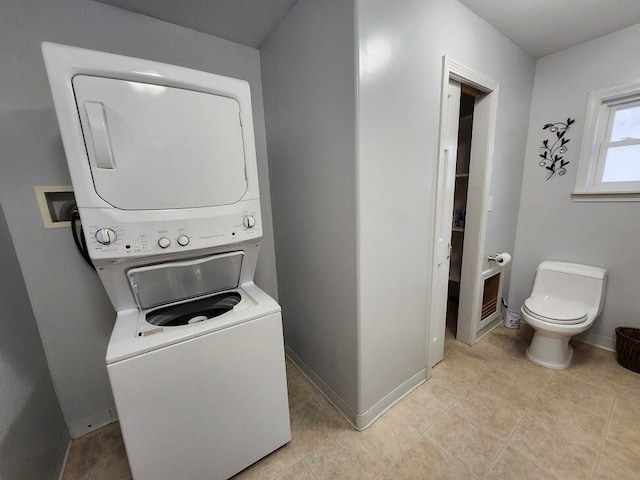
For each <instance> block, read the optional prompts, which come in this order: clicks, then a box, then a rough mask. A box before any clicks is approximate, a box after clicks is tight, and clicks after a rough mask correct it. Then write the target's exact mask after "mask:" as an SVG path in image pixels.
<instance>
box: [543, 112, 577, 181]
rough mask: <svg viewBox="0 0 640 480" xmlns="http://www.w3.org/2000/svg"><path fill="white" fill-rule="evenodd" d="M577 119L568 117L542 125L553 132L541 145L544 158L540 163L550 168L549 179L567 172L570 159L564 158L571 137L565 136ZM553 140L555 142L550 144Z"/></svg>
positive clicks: (544, 128)
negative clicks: (564, 119) (564, 120)
mask: <svg viewBox="0 0 640 480" xmlns="http://www.w3.org/2000/svg"><path fill="white" fill-rule="evenodd" d="M575 121H576V119H575V118H574V119H571V118H567V121H566V122H556V123H547V124H546V125H545V126H544V127H542V130H549V132H550V133H552V134H553V136H552V137H551V138H550V139H546V140H544V141H543V142H542V147H540V150H541V152H542V153H540V157H541V158H542V160H540V163H539V165H540V166H541V167H543V168H545V169H546V170H548V175H547V180H549V179H551V178H552V177H553V176H554V175H556V174H558V175H559V176H563V175H564V174H565V173H567V169H566V168H565V167H566V166H567V165H569V161H568V160H565V159H564V154H565V153H567V150H568V148H567V143H569V139H568V138H566V137H565V133H567V130H569V127H570V126H571V125H572V124H573V123H574V122H575ZM551 141H553V143H551V144H550V142H551Z"/></svg>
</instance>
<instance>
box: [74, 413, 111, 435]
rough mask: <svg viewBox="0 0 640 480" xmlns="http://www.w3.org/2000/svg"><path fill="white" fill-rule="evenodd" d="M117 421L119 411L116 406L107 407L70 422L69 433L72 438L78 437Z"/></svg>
mask: <svg viewBox="0 0 640 480" xmlns="http://www.w3.org/2000/svg"><path fill="white" fill-rule="evenodd" d="M116 421H118V413H117V412H116V409H115V407H112V408H107V409H105V410H101V411H99V412H95V413H92V414H91V415H87V416H86V417H83V418H80V419H78V420H75V421H74V422H70V423H69V424H68V427H69V434H70V435H71V438H78V437H81V436H82V435H86V434H87V433H90V432H93V431H94V430H97V429H99V428H100V427H104V426H105V425H108V424H110V423H113V422H116Z"/></svg>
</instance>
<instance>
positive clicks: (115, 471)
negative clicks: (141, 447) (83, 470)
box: [90, 423, 132, 480]
mask: <svg viewBox="0 0 640 480" xmlns="http://www.w3.org/2000/svg"><path fill="white" fill-rule="evenodd" d="M93 455H94V458H95V464H94V466H93V468H92V469H91V476H90V479H91V480H131V478H132V477H131V471H130V470H129V461H128V459H127V454H126V451H125V448H124V441H123V440H122V434H121V432H120V424H119V423H112V424H110V425H107V426H106V427H103V428H102V429H101V430H100V433H99V434H98V435H97V436H96V438H95V447H94V450H93Z"/></svg>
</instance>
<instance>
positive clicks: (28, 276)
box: [0, 0, 277, 435]
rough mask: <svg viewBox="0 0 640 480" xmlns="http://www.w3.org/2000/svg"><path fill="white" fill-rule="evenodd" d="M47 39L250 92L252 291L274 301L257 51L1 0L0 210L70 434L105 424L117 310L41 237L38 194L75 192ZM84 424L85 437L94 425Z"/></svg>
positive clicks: (112, 15)
mask: <svg viewBox="0 0 640 480" xmlns="http://www.w3.org/2000/svg"><path fill="white" fill-rule="evenodd" d="M44 40H47V41H53V42H59V43H64V44H69V45H74V46H79V47H85V48H92V49H96V50H103V51H108V52H112V53H118V54H124V55H130V56H136V57H141V58H147V59H151V60H157V61H161V62H165V63H171V64H176V65H181V66H185V67H189V68H194V69H199V70H204V71H209V72H213V73H217V74H221V75H228V76H231V77H237V78H243V79H245V80H248V81H249V83H250V84H251V89H252V90H251V93H252V101H253V108H254V124H255V131H256V149H257V155H258V170H259V176H260V190H261V192H260V193H261V198H262V211H263V218H264V239H263V248H262V250H261V253H260V259H259V262H258V271H257V272H256V283H258V284H259V285H260V286H262V287H263V288H264V289H265V290H266V291H267V292H268V293H270V294H271V295H274V296H275V295H276V294H277V283H276V273H275V254H274V247H273V234H272V228H271V206H270V192H269V184H268V168H267V155H266V140H265V134H264V112H263V107H262V87H261V80H260V59H259V52H258V51H257V50H255V49H252V48H248V47H244V46H241V45H238V44H234V43H231V42H227V41H225V40H222V39H218V38H215V37H212V36H209V35H205V34H201V33H197V32H194V31H191V30H187V29H185V28H181V27H177V26H175V25H170V24H168V23H164V22H160V21H158V20H155V19H152V18H149V17H145V16H142V15H137V14H132V13H130V12H127V11H125V10H120V9H118V8H114V7H110V6H107V5H104V4H101V3H98V2H94V1H87V0H56V1H55V2H51V1H47V0H8V1H3V2H2V14H1V15H0V64H1V65H2V68H1V69H0V145H2V174H1V175H0V202H2V205H3V206H4V209H5V214H6V219H7V224H8V227H9V231H10V233H11V236H12V238H13V241H14V243H15V248H16V253H17V256H18V259H19V261H20V266H21V268H22V271H23V274H24V279H25V282H26V286H27V291H28V293H29V297H30V301H31V304H32V306H33V312H34V314H35V317H36V320H37V323H38V328H39V331H40V335H41V338H42V341H43V344H44V349H45V352H46V356H47V360H48V363H49V368H50V370H51V373H52V377H53V381H54V385H55V387H56V392H57V394H58V398H59V399H60V404H61V406H62V410H63V413H64V417H65V420H66V422H67V424H68V425H69V427H70V430H71V433H72V435H77V434H78V433H81V432H83V431H86V429H90V428H94V427H96V426H97V425H98V424H100V423H104V422H106V421H109V418H110V415H109V409H111V408H113V399H112V397H111V391H110V388H109V383H108V379H107V375H106V369H105V364H104V355H105V352H106V346H107V342H108V339H109V335H110V333H111V328H112V326H113V321H114V318H115V317H114V312H113V309H112V307H111V304H110V303H109V300H108V298H107V296H106V294H105V293H104V291H103V288H102V285H101V284H100V282H99V280H98V278H97V277H96V275H95V274H94V273H93V271H91V270H89V269H88V268H87V267H86V266H85V265H84V264H83V262H82V259H81V258H80V256H79V255H78V253H77V252H76V250H75V246H74V244H73V241H72V240H71V232H70V231H69V230H68V229H56V230H45V229H44V228H43V225H42V220H41V218H40V213H39V210H38V207H37V204H36V199H35V195H34V191H33V187H34V185H68V184H70V180H69V175H68V171H67V166H66V162H65V158H64V153H63V150H62V144H61V141H60V134H59V131H58V125H57V123H56V119H55V114H54V110H53V103H52V99H51V94H50V91H49V85H48V82H47V78H46V73H45V68H44V63H43V60H42V55H41V53H40V42H42V41H44ZM89 425H91V427H89Z"/></svg>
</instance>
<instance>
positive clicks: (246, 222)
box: [242, 215, 256, 228]
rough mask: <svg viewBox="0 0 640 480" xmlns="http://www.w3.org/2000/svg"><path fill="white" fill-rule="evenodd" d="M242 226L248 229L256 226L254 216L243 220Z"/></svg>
mask: <svg viewBox="0 0 640 480" xmlns="http://www.w3.org/2000/svg"><path fill="white" fill-rule="evenodd" d="M242 224H243V225H244V226H245V227H247V228H252V227H253V226H254V225H255V224H256V219H255V217H254V216H253V215H246V216H245V217H244V218H243V219H242Z"/></svg>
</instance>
